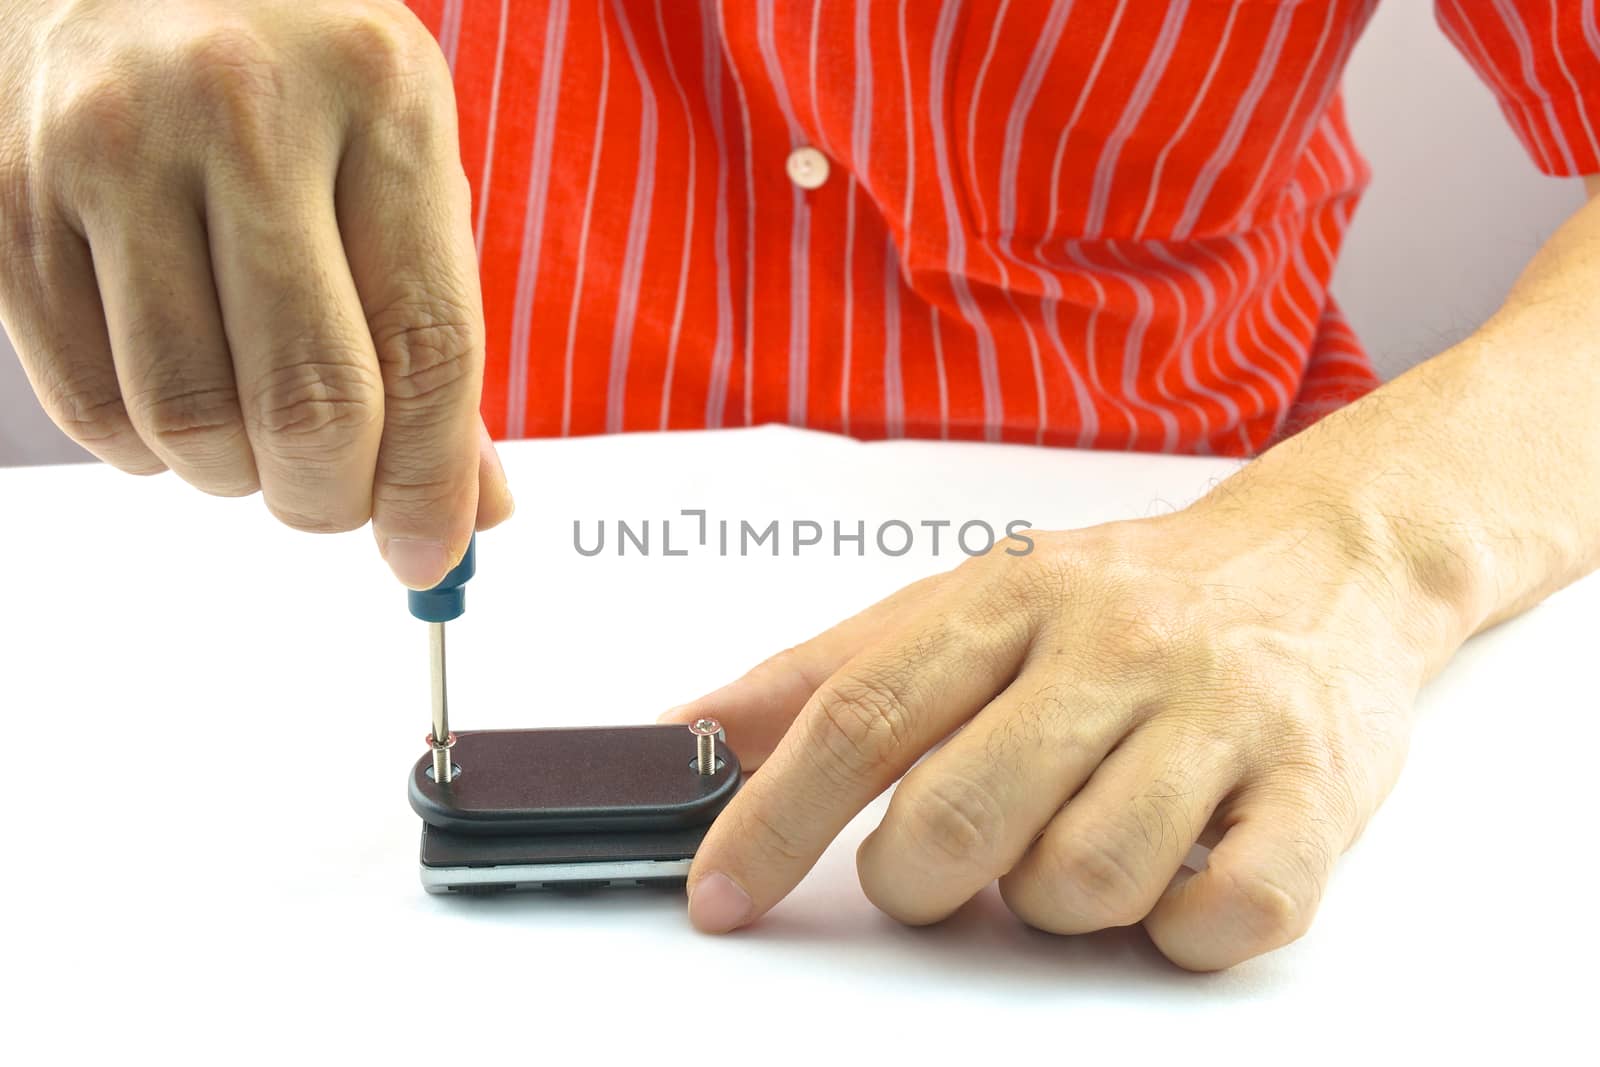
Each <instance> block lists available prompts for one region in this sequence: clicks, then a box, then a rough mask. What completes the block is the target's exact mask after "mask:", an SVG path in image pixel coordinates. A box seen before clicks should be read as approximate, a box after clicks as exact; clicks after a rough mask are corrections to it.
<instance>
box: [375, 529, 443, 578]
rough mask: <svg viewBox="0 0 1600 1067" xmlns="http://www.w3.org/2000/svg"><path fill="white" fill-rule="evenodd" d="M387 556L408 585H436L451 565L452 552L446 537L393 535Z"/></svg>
mask: <svg viewBox="0 0 1600 1067" xmlns="http://www.w3.org/2000/svg"><path fill="white" fill-rule="evenodd" d="M383 558H384V559H385V560H386V561H387V562H388V564H389V569H390V570H392V571H394V576H395V577H396V578H398V579H400V581H401V583H402V584H404V585H405V586H406V587H407V588H408V589H432V588H433V587H434V586H436V585H438V584H439V582H440V581H441V580H442V579H443V578H444V575H445V571H447V570H449V569H450V555H449V553H448V552H446V551H445V547H444V542H443V541H424V540H421V539H418V538H415V537H391V538H389V543H388V544H387V545H386V546H385V547H384V551H383Z"/></svg>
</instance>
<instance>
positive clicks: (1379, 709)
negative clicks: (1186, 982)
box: [670, 506, 1426, 969]
mask: <svg viewBox="0 0 1600 1067" xmlns="http://www.w3.org/2000/svg"><path fill="white" fill-rule="evenodd" d="M1032 536H1033V537H1034V539H1035V541H1036V548H1035V550H1034V551H1033V552H1032V554H1030V555H1027V556H1024V557H1014V556H1010V555H1007V554H1006V553H1005V552H1004V551H1001V550H998V549H997V550H996V551H995V552H993V553H992V554H990V555H989V556H986V557H983V558H981V559H976V560H972V561H969V562H967V563H965V564H963V565H962V566H960V567H958V568H957V569H956V570H954V571H952V572H950V573H948V574H943V575H939V576H937V577H934V578H931V579H928V580H925V581H923V582H920V583H917V584H915V585H912V586H910V587H908V588H907V589H905V590H902V591H901V592H900V593H898V594H896V595H895V596H893V597H890V598H889V599H888V600H886V601H883V602H882V603H880V604H878V605H876V606H874V607H872V608H870V609H868V610H867V611H865V612H864V613H862V614H860V615H858V616H856V617H855V618H853V619H850V620H848V621H846V622H845V623H843V624H842V625H840V626H838V627H836V628H835V629H833V630H830V631H829V632H827V633H825V634H823V635H821V636H820V637H817V638H816V639H814V640H812V641H809V642H807V643H805V644H803V645H800V646H799V647H797V648H793V649H790V650H788V651H786V652H783V653H781V654H779V655H778V656H776V657H774V658H773V659H771V660H769V661H768V662H766V663H765V664H763V665H761V666H759V667H757V668H756V669H755V670H754V671H752V672H751V673H750V674H748V675H747V676H745V677H744V678H742V679H740V680H739V681H737V682H735V683H733V684H732V685H730V686H728V687H727V688H725V689H722V690H720V691H718V692H716V693H713V694H711V695H710V696H707V697H705V698H704V699H702V700H699V701H697V702H695V703H694V704H692V705H688V706H686V707H685V708H682V709H675V710H674V711H673V712H672V713H670V714H671V716H672V717H673V718H690V717H693V716H698V715H714V716H716V717H718V718H720V719H721V720H722V722H723V723H724V724H725V726H726V727H727V729H728V731H729V736H730V737H732V738H736V739H737V745H738V749H739V752H740V755H741V758H743V759H744V760H745V761H746V763H747V765H754V764H756V763H761V762H762V761H763V760H764V761H765V762H764V765H763V766H762V768H761V770H760V772H759V773H757V774H756V775H755V776H754V777H753V778H752V779H751V780H750V781H749V783H748V784H747V785H746V787H745V788H744V790H743V791H742V793H741V794H740V795H739V796H737V797H736V798H735V799H734V800H733V801H732V803H731V804H730V805H729V807H728V809H727V811H726V812H725V813H724V814H723V815H722V817H721V818H720V820H719V821H718V823H717V824H716V826H715V827H714V828H713V829H712V831H711V833H710V835H709V836H708V837H707V838H706V841H705V843H704V844H703V845H702V847H701V850H700V852H699V854H698V856H697V858H696V861H695V866H694V870H693V872H692V874H691V875H690V880H689V885H690V894H691V896H690V915H691V917H692V918H693V920H694V921H695V923H696V924H697V925H698V926H700V927H701V928H702V929H705V930H710V931H714V932H720V931H722V930H726V929H729V928H732V927H735V926H739V925H743V924H744V923H747V922H749V921H751V920H752V919H754V918H756V917H757V916H759V915H761V914H762V913H763V912H765V911H767V910H768V909H769V908H771V907H772V906H773V905H774V904H776V903H777V902H778V901H779V900H780V899H781V898H782V897H783V896H784V895H785V894H787V893H788V892H789V891H790V890H791V889H793V888H794V886H795V884H796V883H797V882H798V881H799V880H800V878H801V877H802V876H803V875H804V874H805V873H806V871H807V870H808V869H809V868H810V867H811V865H812V864H813V863H814V862H815V861H816V859H817V858H818V856H819V855H820V854H821V852H822V851H823V849H824V848H825V847H826V846H827V845H828V843H829V842H830V841H831V840H832V839H833V837H834V836H835V835H836V834H838V833H839V831H840V830H842V829H843V828H844V826H845V824H846V823H848V822H849V821H850V820H851V819H852V818H853V817H854V816H855V815H856V814H857V813H858V812H859V811H860V810H861V809H862V808H863V807H864V806H865V805H866V804H867V803H868V802H870V801H871V800H872V799H873V798H874V797H875V796H877V795H878V794H879V793H881V792H882V791H883V790H884V789H885V788H887V787H888V786H889V785H890V784H891V783H893V782H894V781H895V779H897V778H898V777H900V776H901V775H902V774H905V780H904V782H903V783H902V784H901V785H900V787H899V789H898V790H897V791H896V792H895V794H894V797H893V800H892V801H891V803H890V806H889V810H888V814H887V815H886V816H885V817H884V820H883V822H882V824H881V825H880V826H879V827H878V828H877V829H876V830H875V831H874V832H873V833H872V834H871V836H869V837H868V838H867V839H866V841H865V842H864V843H863V844H862V846H861V849H860V852H859V853H858V855H857V867H858V869H859V873H860V878H861V884H862V887H863V888H864V890H865V891H866V894H867V896H868V897H869V898H871V900H872V901H873V903H875V904H876V905H877V906H878V907H879V908H881V909H882V910H884V911H885V912H887V913H888V914H889V915H892V916H894V917H895V918H897V919H900V920H902V921H904V922H908V923H914V924H922V923H931V922H936V921H938V920H940V919H943V918H944V917H946V916H948V915H949V914H950V913H952V912H953V911H955V910H956V909H957V908H959V907H960V906H961V905H962V904H963V903H965V902H966V901H967V900H969V899H970V898H971V897H972V896H973V895H975V894H976V893H977V892H978V891H979V890H981V889H983V888H984V887H985V886H987V885H988V884H989V883H990V882H993V881H994V880H995V879H997V878H998V879H999V881H1000V890H1001V893H1002V895H1003V897H1004V899H1005V901H1006V903H1007V904H1008V905H1009V906H1010V907H1011V909H1012V910H1013V911H1014V912H1016V914H1017V915H1018V916H1020V917H1021V918H1022V919H1023V920H1025V921H1026V922H1028V923H1030V924H1031V925H1033V926H1036V927H1039V928H1041V929H1044V930H1050V931H1055V932H1060V933H1079V932H1086V931H1091V930H1098V929H1101V928H1104V927H1109V926H1122V925H1128V924H1132V923H1137V922H1139V921H1141V920H1143V921H1144V923H1145V925H1146V928H1147V929H1148V931H1149V933H1150V935H1151V937H1152V938H1153V939H1154V941H1155V943H1156V944H1157V945H1158V946H1159V947H1160V949H1161V950H1162V951H1163V952H1164V953H1165V954H1166V955H1167V956H1169V957H1170V958H1171V959H1172V960H1174V961H1175V962H1177V963H1179V964H1181V965H1183V966H1185V967H1188V968H1193V969H1213V968H1219V967H1225V966H1228V965H1229V964H1232V963H1234V962H1237V961H1239V960H1241V959H1244V958H1246V957H1248V956H1252V955H1255V954H1257V953H1260V952H1263V951H1266V950H1268V949H1271V948H1275V947H1277V946H1279V945H1282V944H1284V943H1286V942H1288V941H1290V940H1292V939H1294V938H1296V937H1298V936H1299V935H1300V934H1301V933H1302V932H1303V931H1304V930H1305V929H1306V926H1307V924H1308V923H1309V922H1310V921H1311V916H1312V913H1313V912H1314V911H1315V910H1316V907H1317V903H1318V900H1319V898H1320V897H1321V894H1322V889H1323V885H1324V883H1325V882H1326V881H1327V878H1328V875H1329V872H1330V870H1331V868H1332V867H1333V864H1334V860H1335V859H1336V858H1337V857H1338V856H1339V854H1340V853H1342V852H1343V851H1344V850H1345V849H1346V848H1347V847H1348V846H1349V845H1350V843H1351V842H1352V841H1353V840H1354V839H1355V837H1356V836H1357V834H1359V833H1360V831H1361V828H1362V826H1363V825H1364V824H1365V822H1366V820H1367V818H1368V817H1369V816H1370V815H1371V814H1372V813H1373V811H1374V810H1375V809H1376V808H1377V806H1378V804H1379V802H1380V801H1381V800H1382V799H1383V797H1384V795H1385V794H1386V793H1387V791H1388V789H1389V787H1390V785H1391V784H1392V783H1393V781H1394V780H1395V776H1396V775H1397V773H1398V772H1399V769H1400V765H1401V761H1402V759H1403V756H1404V753H1405V749H1406V742H1407V737H1408V735H1409V733H1410V714H1411V708H1412V703H1413V697H1414V695H1415V693H1416V691H1417V689H1418V687H1419V685H1420V684H1421V681H1422V679H1423V676H1424V673H1425V667H1426V663H1425V660H1426V657H1425V655H1424V654H1423V651H1422V650H1421V649H1420V648H1419V647H1418V645H1417V644H1416V642H1415V641H1414V640H1412V639H1410V638H1408V636H1407V635H1406V634H1404V633H1402V632H1400V631H1399V630H1398V629H1397V627H1396V625H1395V623H1394V621H1393V620H1394V618H1395V614H1394V608H1395V604H1394V603H1393V600H1394V593H1393V590H1392V588H1391V587H1390V586H1389V585H1388V584H1387V583H1388V576H1387V575H1386V574H1385V573H1383V571H1382V569H1381V567H1380V566H1379V565H1378V564H1377V562H1376V559H1375V557H1374V556H1373V555H1372V554H1371V553H1370V551H1369V546H1368V545H1367V544H1366V543H1365V542H1364V541H1363V540H1360V539H1352V538H1351V537H1350V531H1349V530H1348V529H1347V528H1344V527H1342V526H1341V525H1340V524H1337V523H1320V522H1317V521H1314V520H1308V521H1307V522H1305V523H1304V524H1303V525H1300V526H1299V528H1297V529H1290V530H1286V529H1284V528H1283V524H1282V523H1281V521H1275V522H1274V523H1271V524H1263V523H1252V522H1249V521H1248V520H1247V518H1246V517H1244V516H1242V515H1235V514H1232V513H1225V509H1224V508H1223V507H1221V506H1218V507H1205V506H1197V507H1196V508H1193V509H1190V510H1189V511H1186V512H1181V513H1178V514H1176V515H1172V516H1168V517H1165V518H1161V519H1154V520H1144V521H1136V522H1126V523H1115V524H1111V525H1107V526H1102V527H1098V528H1094V529H1089V530H1082V531H1074V532H1066V533H1035V534H1033V535H1032ZM947 738H948V740H946V739H947ZM940 742H945V743H944V744H943V745H942V746H941V745H940ZM930 750H931V754H928V753H930ZM925 754H928V755H927V758H926V759H923V760H922V762H920V763H918V760H919V759H921V758H922V757H923V756H924V755H925ZM913 765H915V766H913ZM907 772H909V773H907ZM1196 841H1202V842H1204V843H1208V844H1214V845H1215V849H1214V851H1213V852H1212V853H1211V856H1210V863H1209V866H1207V867H1206V869H1205V870H1204V871H1203V872H1202V873H1200V874H1198V875H1192V874H1190V873H1189V872H1187V870H1186V869H1182V865H1183V862H1184V859H1185V857H1186V855H1187V854H1188V853H1189V851H1190V849H1191V847H1192V846H1193V845H1194V844H1195V843H1196Z"/></svg>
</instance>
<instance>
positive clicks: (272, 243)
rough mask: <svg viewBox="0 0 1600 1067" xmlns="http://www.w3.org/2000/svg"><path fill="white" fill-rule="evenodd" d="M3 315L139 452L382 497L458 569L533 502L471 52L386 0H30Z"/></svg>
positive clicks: (50, 376) (290, 508)
mask: <svg viewBox="0 0 1600 1067" xmlns="http://www.w3.org/2000/svg"><path fill="white" fill-rule="evenodd" d="M0 42H5V43H4V44H3V45H0V257H3V263H4V270H3V272H0V319H3V321H4V324H5V327H6V329H7V332H8V333H10V335H11V336H12V338H13V340H14V341H15V343H16V347H17V350H18V352H19V353H20V355H21V357H22V362H23V366H24V368H25V369H26V371H27V374H28V378H29V381H30V382H31V383H32V384H33V387H34V389H35V391H36V392H37V393H38V394H39V398H40V400H41V401H42V402H43V404H44V407H45V409H46V411H48V412H49V413H50V415H51V417H52V418H53V419H54V420H55V422H56V423H57V425H59V426H60V427H61V428H62V429H63V430H64V431H65V432H66V433H67V434H68V435H69V436H71V437H72V438H73V439H74V440H76V441H77V442H79V443H80V444H82V445H83V446H84V447H85V448H87V449H88V450H89V451H90V452H92V453H94V454H95V455H97V456H99V457H100V458H101V459H104V460H106V461H107V462H109V463H112V464H115V465H116V466H117V467H120V468H122V469H123V470H126V471H131V472H134V473H139V474H149V473H154V472H157V471H161V470H164V469H167V468H170V469H172V470H173V471H175V472H177V474H178V475H179V476H180V477H182V478H183V479H184V480H186V481H188V482H190V483H191V484H193V485H195V486H197V487H199V488H200V489H203V490H205V491H207V492H210V493H216V494H219V495H224V496H239V495H244V494H248V493H252V492H255V491H256V490H257V489H259V490H261V491H262V494H263V495H264V497H265V498H266V502H267V506H268V507H269V508H270V509H271V510H272V512H273V514H275V515H276V516H278V517H279V518H280V519H282V520H283V521H284V522H286V523H288V524H290V525H292V526H295V527H299V528H302V529H307V530H349V529H354V528H356V527H359V526H361V525H362V524H363V523H365V522H367V521H368V519H369V518H370V519H371V520H372V524H373V531H374V533H375V535H376V537H377V540H378V544H379V547H380V549H381V550H382V551H383V553H384V556H385V558H386V559H387V560H388V561H389V564H390V566H391V567H392V568H393V569H394V571H395V573H396V574H397V575H398V576H399V578H400V579H401V580H402V581H403V582H405V583H406V584H407V585H410V586H413V587H425V586H429V585H432V584H434V583H435V582H436V581H437V580H438V579H439V578H440V577H441V576H442V575H443V574H444V573H445V571H446V570H447V569H448V568H449V567H450V566H451V565H452V563H453V562H454V561H455V560H457V559H458V558H459V557H460V554H461V553H462V552H463V551H464V549H465V546H466V543H467V539H468V537H469V536H470V534H471V532H472V530H473V529H474V527H475V526H476V527H480V528H481V527H487V526H490V525H493V524H494V523H496V522H499V521H500V520H502V519H504V518H505V517H506V516H507V515H508V514H509V513H510V510H511V500H510V496H509V494H508V492H507V490H506V486H505V479H504V476H503V474H502V473H501V472H500V468H499V464H498V462H497V460H496V459H495V455H494V450H493V446H492V445H491V444H490V442H489V439H488V435H487V433H486V432H485V430H484V427H483V424H482V421H481V419H480V418H479V415H478V410H477V409H478V401H479V394H480V391H481V388H482V364H483V322H482V308H481V302H480V296H479V291H478V283H477V262H476V256H475V253H474V249H473V239H472V232H471V226H470V222H469V215H470V211H469V203H468V201H469V192H468V187H467V182H466V179H465V177H464V175H463V173H462V170H461V165H460V159H459V154H458V149H457V142H456V128H455V111H454V96H453V93H452V87H451V83H450V76H449V71H448V69H447V67H446V65H445V62H444V59H443V57H442V56H441V54H440V53H439V50H438V48H437V47H436V45H435V43H434V41H433V39H432V38H431V37H430V36H429V34H428V33H427V31H426V30H425V29H424V27H423V26H422V25H421V24H420V23H419V22H417V21H416V19H415V18H413V16H412V15H411V14H410V12H409V11H407V10H406V8H405V7H404V5H402V4H401V3H399V2H390V0H261V2H258V3H252V4H237V3H228V2H225V0H159V2H156V0H9V2H8V3H6V4H5V5H4V7H3V10H0Z"/></svg>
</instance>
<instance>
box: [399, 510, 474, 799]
mask: <svg viewBox="0 0 1600 1067" xmlns="http://www.w3.org/2000/svg"><path fill="white" fill-rule="evenodd" d="M477 544H478V541H477V538H476V537H474V538H473V539H472V540H471V541H468V542H467V552H466V555H464V556H462V557H461V562H460V563H458V564H456V566H455V568H454V569H453V570H451V571H450V573H449V574H447V575H445V576H444V581H442V582H440V583H439V584H438V585H436V586H434V587H433V588H432V589H424V590H412V591H411V593H410V595H409V596H408V597H407V598H406V599H407V603H408V606H409V607H410V608H411V614H413V615H415V616H416V617H417V618H419V619H421V620H422V621H423V622H425V623H427V624H428V682H429V689H430V696H431V703H432V705H433V732H432V733H430V734H428V748H429V749H430V750H431V751H432V753H433V780H434V781H435V782H438V783H439V784H440V785H449V784H450V783H451V781H453V780H454V779H455V776H456V766H455V763H454V761H452V760H451V758H450V750H451V749H452V748H453V747H455V743H456V737H455V734H452V733H451V732H450V696H449V688H448V676H447V672H446V670H445V644H444V624H445V623H447V622H449V621H450V620H451V619H458V618H460V617H461V613H462V612H463V611H465V610H466V608H467V591H466V584H467V579H469V578H471V577H472V575H473V572H474V571H475V570H476V569H477Z"/></svg>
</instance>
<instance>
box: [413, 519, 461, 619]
mask: <svg viewBox="0 0 1600 1067" xmlns="http://www.w3.org/2000/svg"><path fill="white" fill-rule="evenodd" d="M477 555H478V535H477V534H473V535H472V540H470V541H468V542H467V554H466V555H464V556H462V557H461V562H460V563H457V564H456V565H455V567H453V568H452V569H451V571H450V573H449V574H447V575H445V576H444V580H443V581H441V582H440V583H439V584H438V585H436V586H434V587H433V588H432V589H420V590H419V589H411V590H407V592H406V603H407V606H408V607H410V608H411V614H413V615H415V616H416V617H417V618H419V619H421V620H422V621H423V622H449V621H450V620H452V619H459V618H460V617H461V613H462V612H464V611H466V610H467V579H469V578H471V577H472V575H473V572H474V571H476V570H477V567H478V562H477Z"/></svg>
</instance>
